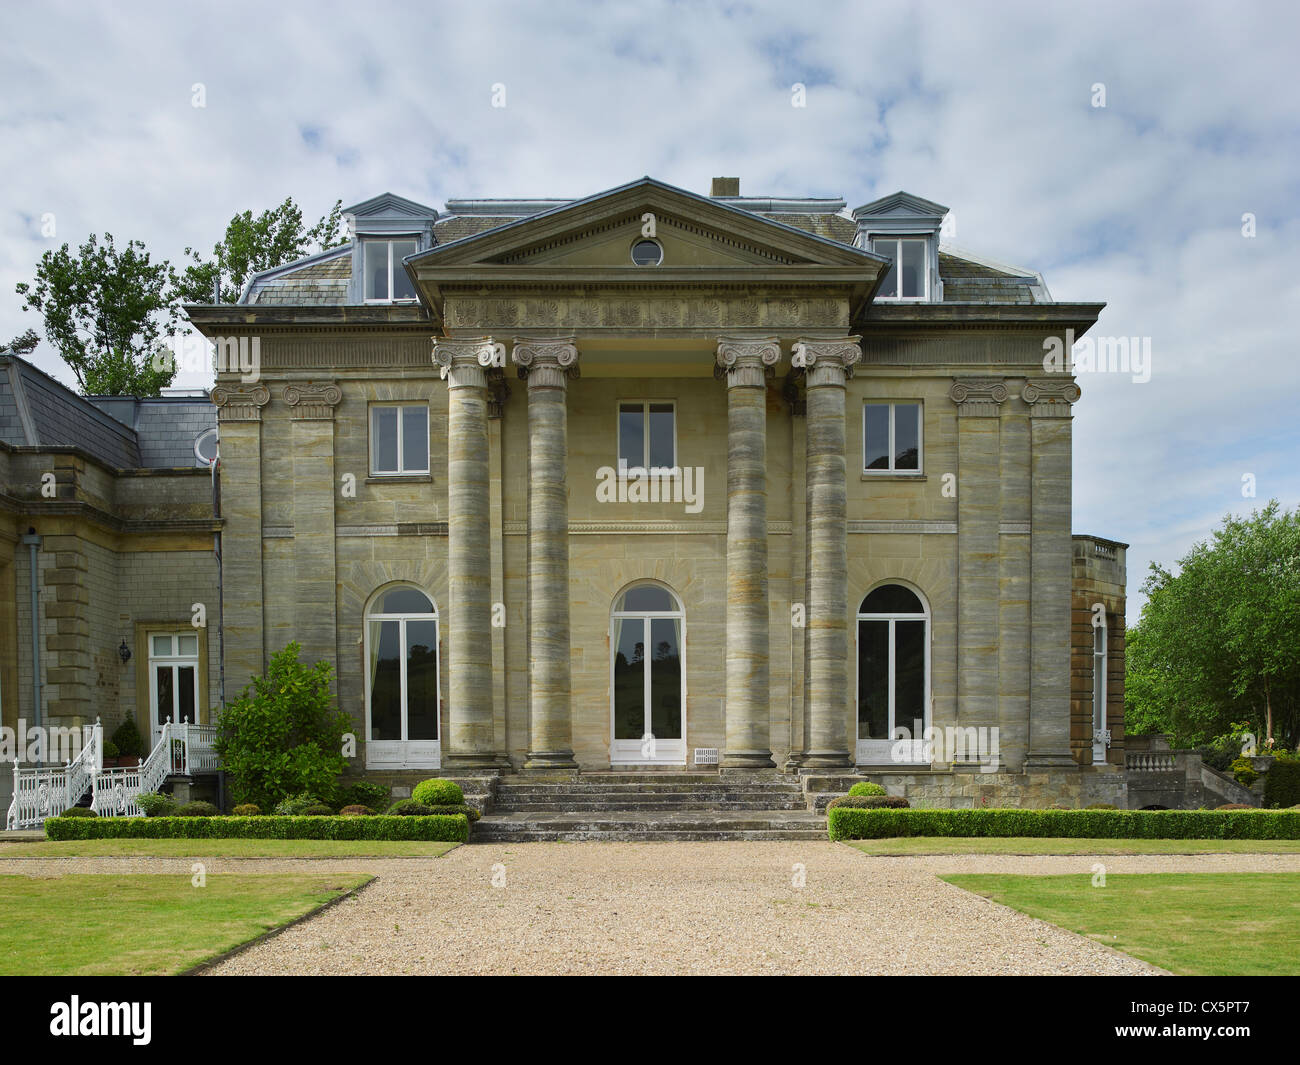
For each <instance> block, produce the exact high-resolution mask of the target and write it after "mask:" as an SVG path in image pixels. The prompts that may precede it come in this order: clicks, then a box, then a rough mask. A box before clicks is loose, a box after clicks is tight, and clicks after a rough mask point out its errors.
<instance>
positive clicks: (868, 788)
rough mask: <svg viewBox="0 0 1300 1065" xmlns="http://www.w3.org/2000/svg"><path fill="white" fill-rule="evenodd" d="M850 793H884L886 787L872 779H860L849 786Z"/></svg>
mask: <svg viewBox="0 0 1300 1065" xmlns="http://www.w3.org/2000/svg"><path fill="white" fill-rule="evenodd" d="M849 794H850V795H884V794H885V789H884V788H882V787H881V786H880V785H879V784H875V783H873V782H872V781H870V780H860V781H858V783H856V784H854V785H853V787H851V788H849Z"/></svg>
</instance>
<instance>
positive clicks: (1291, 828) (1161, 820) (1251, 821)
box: [826, 807, 1300, 839]
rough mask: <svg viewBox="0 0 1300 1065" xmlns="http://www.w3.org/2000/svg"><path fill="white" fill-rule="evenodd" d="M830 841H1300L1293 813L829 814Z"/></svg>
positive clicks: (1299, 823) (1298, 818) (1298, 819)
mask: <svg viewBox="0 0 1300 1065" xmlns="http://www.w3.org/2000/svg"><path fill="white" fill-rule="evenodd" d="M826 827H827V832H828V834H829V835H830V838H831V839H887V838H891V837H895V836H999V837H1007V836H1037V837H1058V838H1066V839H1300V811H1293V810H1233V811H1225V812H1223V813H1219V812H1217V811H1215V810H996V809H995V810H859V809H846V808H844V807H839V808H837V809H833V810H829V811H828V812H827V815H826Z"/></svg>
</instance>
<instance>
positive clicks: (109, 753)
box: [104, 740, 119, 758]
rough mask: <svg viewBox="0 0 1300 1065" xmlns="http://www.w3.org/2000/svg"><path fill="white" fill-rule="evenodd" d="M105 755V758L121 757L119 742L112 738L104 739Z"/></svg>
mask: <svg viewBox="0 0 1300 1065" xmlns="http://www.w3.org/2000/svg"><path fill="white" fill-rule="evenodd" d="M104 757H105V758H117V757H119V755H118V751H117V744H116V743H114V742H113V741H112V740H105V741H104Z"/></svg>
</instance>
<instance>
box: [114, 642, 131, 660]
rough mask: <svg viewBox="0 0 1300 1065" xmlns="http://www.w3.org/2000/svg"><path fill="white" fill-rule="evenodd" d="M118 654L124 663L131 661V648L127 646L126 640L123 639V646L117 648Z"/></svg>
mask: <svg viewBox="0 0 1300 1065" xmlns="http://www.w3.org/2000/svg"><path fill="white" fill-rule="evenodd" d="M117 655H118V657H119V658H121V659H122V665H126V664H127V663H128V662H129V661H131V648H129V647H127V645H126V640H125V639H123V640H122V646H121V647H119V648H118V649H117Z"/></svg>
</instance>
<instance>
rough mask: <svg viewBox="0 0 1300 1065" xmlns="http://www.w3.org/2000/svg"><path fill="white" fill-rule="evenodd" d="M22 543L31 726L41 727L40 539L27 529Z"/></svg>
mask: <svg viewBox="0 0 1300 1065" xmlns="http://www.w3.org/2000/svg"><path fill="white" fill-rule="evenodd" d="M23 543H25V544H26V545H27V550H28V555H27V557H28V560H29V561H28V573H29V576H30V577H31V593H32V700H33V702H32V706H33V707H35V709H34V710H33V711H32V724H33V725H34V726H35V727H36V728H40V727H41V614H40V606H41V602H40V591H39V589H40V584H39V582H38V581H37V579H36V552H38V551H39V550H40V549H41V538H40V537H39V536H37V535H36V530H35V529H33V528H28V530H27V535H26V536H24V537H23Z"/></svg>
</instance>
